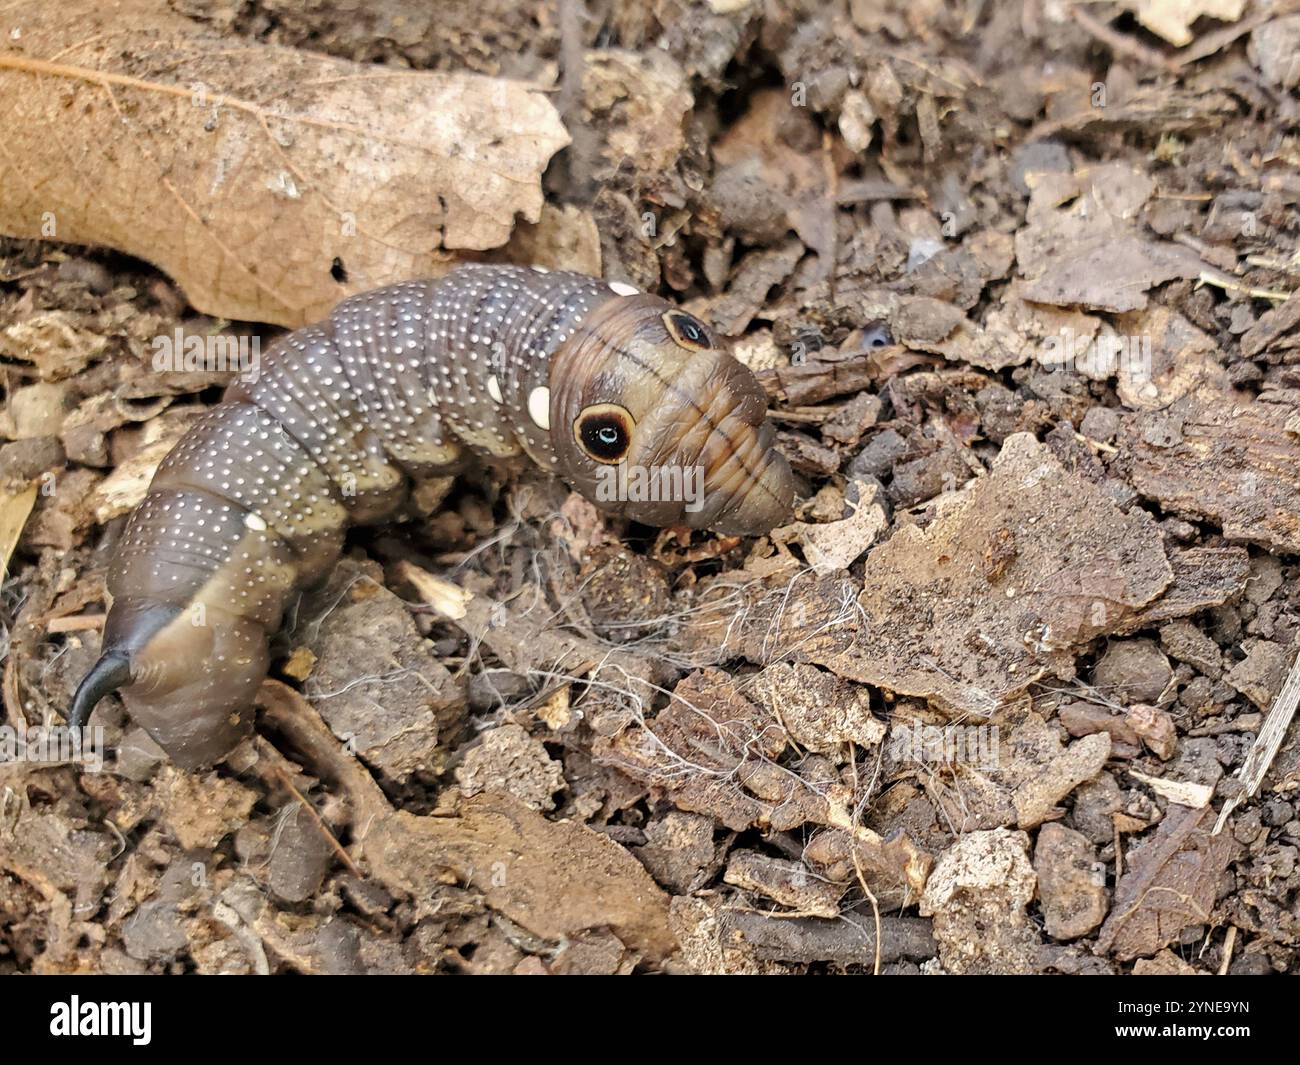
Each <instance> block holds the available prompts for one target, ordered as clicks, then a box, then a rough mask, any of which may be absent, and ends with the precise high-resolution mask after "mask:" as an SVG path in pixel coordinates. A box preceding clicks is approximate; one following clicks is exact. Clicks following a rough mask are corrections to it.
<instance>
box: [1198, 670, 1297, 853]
mask: <svg viewBox="0 0 1300 1065" xmlns="http://www.w3.org/2000/svg"><path fill="white" fill-rule="evenodd" d="M1298 705H1300V655H1297V656H1296V659H1295V661H1294V662H1292V663H1291V672H1290V673H1288V674H1287V678H1286V683H1284V684H1283V685H1282V690H1281V691H1280V692H1278V695H1277V699H1276V700H1274V702H1273V707H1272V709H1270V710H1269V712H1268V716H1267V717H1266V718H1264V724H1263V725H1262V726H1260V730H1259V734H1258V735H1257V736H1256V737H1255V743H1254V745H1253V746H1252V747H1251V748H1250V752H1249V753H1248V754H1247V755H1246V760H1245V761H1244V762H1243V763H1242V765H1241V768H1240V769H1239V770H1237V779H1238V780H1240V781H1241V792H1240V794H1238V795H1234V796H1233V797H1232V798H1231V799H1229V800H1228V801H1227V802H1225V803H1224V804H1223V809H1222V810H1220V811H1219V818H1218V820H1217V821H1215V823H1214V832H1215V834H1216V835H1217V834H1218V833H1219V832H1220V831H1221V830H1222V829H1223V826H1224V825H1225V824H1226V823H1227V820H1228V815H1229V814H1231V813H1232V811H1233V810H1235V809H1236V808H1237V807H1238V806H1239V805H1241V803H1243V802H1245V801H1246V800H1247V799H1250V798H1253V797H1254V795H1255V793H1256V792H1257V791H1258V790H1259V786H1260V784H1262V783H1263V781H1264V777H1265V776H1266V775H1267V774H1268V769H1269V766H1271V765H1272V764H1273V759H1274V758H1275V757H1276V756H1277V752H1278V750H1279V749H1280V748H1281V746H1282V741H1283V740H1284V739H1286V733H1287V729H1288V728H1290V726H1291V720H1292V718H1294V717H1295V712H1296V707H1297V706H1298Z"/></svg>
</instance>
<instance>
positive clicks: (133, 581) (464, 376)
mask: <svg viewBox="0 0 1300 1065" xmlns="http://www.w3.org/2000/svg"><path fill="white" fill-rule="evenodd" d="M766 410H767V399H766V395H765V393H764V392H763V390H762V388H761V386H760V385H759V384H758V382H757V380H756V379H755V377H754V376H753V374H752V373H750V371H749V370H748V369H746V368H745V367H744V366H743V365H741V364H740V363H739V362H737V361H736V360H735V359H734V358H732V357H731V355H730V354H728V351H727V348H726V347H725V345H724V344H723V343H721V342H720V340H719V338H718V337H716V336H715V335H714V333H713V332H712V331H711V330H710V329H709V328H708V327H707V326H706V325H705V324H704V323H703V322H701V321H700V320H699V319H698V318H696V317H694V316H692V315H690V314H687V313H685V312H684V311H682V310H680V309H678V308H676V307H674V306H673V305H672V304H670V303H669V302H667V301H666V300H663V299H661V298H659V297H657V296H653V295H649V294H646V293H640V292H638V291H636V290H635V289H633V288H632V287H631V286H628V285H623V284H621V283H612V284H611V283H606V282H603V281H600V280H597V279H594V278H590V277H587V276H584V275H582V274H575V273H568V272H561V271H556V272H547V271H542V270H539V269H537V268H531V269H530V268H525V267H517V266H490V265H483V264H475V265H466V266H461V267H458V268H457V269H455V270H453V271H452V272H450V273H449V274H447V275H446V276H444V277H442V278H439V279H437V280H428V281H408V282H403V283H401V284H396V285H391V286H389V287H386V288H381V289H376V290H374V291H371V292H366V293H363V294H360V295H357V296H353V297H350V298H348V299H346V300H344V301H342V302H341V303H340V304H339V305H338V306H337V307H336V308H335V309H334V311H333V312H332V313H331V314H330V316H329V317H328V318H327V319H326V320H325V321H324V322H322V323H320V324H317V325H313V326H308V327H306V328H303V329H299V330H297V331H296V332H293V333H289V334H287V335H286V336H284V337H282V338H281V339H280V340H279V341H277V342H276V344H274V345H273V346H272V347H271V349H270V350H268V351H267V352H266V354H265V356H264V357H263V358H262V359H261V365H260V367H259V368H258V372H257V373H256V375H255V376H254V377H251V378H250V379H247V380H243V379H241V380H239V381H236V382H235V383H234V384H233V385H232V386H231V387H230V388H229V389H228V390H227V392H226V394H225V396H224V397H223V399H222V402H221V403H219V404H218V405H217V406H215V407H213V408H212V409H211V410H210V411H209V412H207V413H206V414H204V415H203V416H201V417H200V418H199V419H198V420H197V421H196V423H195V424H194V425H193V426H192V427H191V428H190V429H189V430H188V431H187V432H186V434H185V435H184V436H183V437H182V438H181V439H180V441H179V442H178V443H177V444H176V446H175V447H174V448H173V449H172V451H171V452H170V453H169V454H168V456H167V457H166V458H165V459H164V460H163V462H162V464H161V465H160V466H159V467H158V470H157V472H156V474H155V475H154V478H153V481H152V482H151V484H150V486H149V489H148V492H147V494H146V496H145V498H144V500H143V501H142V502H141V503H140V505H139V506H138V507H137V508H136V509H135V510H134V511H133V512H132V513H131V515H130V517H129V518H128V520H127V525H126V528H125V530H124V532H123V534H122V537H121V540H120V541H119V544H118V546H117V549H116V553H115V555H114V557H113V558H112V560H111V562H110V565H109V569H108V574H107V581H106V586H107V590H108V593H109V599H110V605H109V610H108V615H107V618H106V620H105V625H104V636H103V644H102V651H101V655H100V658H99V659H98V661H97V662H96V663H95V665H94V666H93V667H92V668H91V669H90V671H89V672H88V673H87V674H86V676H85V678H84V679H83V680H82V682H81V684H80V686H79V687H78V689H77V691H76V693H75V695H74V696H73V699H72V703H71V706H70V708H69V711H68V715H67V717H68V723H69V725H71V726H73V727H74V728H81V727H83V726H84V725H85V724H86V722H87V720H88V719H89V716H90V714H91V712H92V710H93V709H94V708H95V706H96V705H97V704H98V703H99V701H100V700H101V699H102V698H103V697H104V696H105V695H107V694H108V693H110V692H113V691H119V690H120V691H121V693H122V697H123V700H124V702H125V704H126V707H127V710H128V712H129V713H130V715H131V717H132V718H133V719H134V720H135V721H136V723H138V724H139V725H141V726H143V727H144V728H145V729H146V730H147V731H148V732H149V733H150V735H152V736H153V738H154V739H155V740H156V741H157V742H158V744H159V745H160V746H161V747H162V748H163V750H164V751H166V752H167V754H168V755H169V757H170V758H171V759H172V760H173V761H174V762H175V763H176V764H178V765H180V766H182V767H184V768H197V767H199V766H202V765H206V764H210V763H212V762H214V761H216V760H218V759H220V758H221V757H223V756H224V755H225V754H227V753H229V751H230V750H231V749H232V748H233V747H234V746H235V745H236V744H237V743H238V742H239V740H240V739H241V738H242V737H243V736H245V735H246V734H247V733H248V731H249V730H250V729H251V727H252V705H253V699H254V694H255V692H256V691H257V688H258V686H259V685H260V683H261V682H262V680H263V678H264V677H265V676H266V674H267V671H268V669H269V666H270V653H269V649H268V648H269V638H270V636H271V635H273V634H274V632H275V631H276V630H277V629H278V628H279V626H280V624H281V620H282V617H283V614H284V612H285V610H286V607H287V606H288V604H289V603H290V600H291V597H292V596H293V595H295V594H296V593H297V592H298V591H300V590H301V589H303V588H306V587H309V586H311V585H312V584H314V583H318V582H319V581H321V580H322V579H323V578H324V577H325V576H326V575H327V574H328V572H329V570H330V569H331V567H332V566H333V565H334V563H335V561H336V560H337V559H338V557H339V555H340V553H341V551H342V548H343V542H344V534H345V531H346V529H347V528H348V527H349V526H351V525H359V524H373V523H376V522H381V521H384V520H388V519H393V518H396V517H399V516H400V515H401V513H402V511H403V509H404V507H405V506H406V504H407V503H408V501H409V500H410V498H411V495H412V493H413V492H414V491H415V490H417V489H418V487H419V485H420V484H421V483H422V482H424V481H426V480H428V479H429V478H433V477H442V476H446V475H447V474H449V473H455V472H457V471H459V470H461V469H462V468H463V467H464V465H465V463H466V462H467V461H468V460H469V459H470V458H471V457H472V456H478V457H480V458H483V459H486V460H488V461H492V460H508V459H510V458H511V457H513V456H517V455H521V454H522V455H526V456H527V457H529V458H531V459H532V460H533V461H534V462H535V463H536V464H537V465H538V466H539V467H541V468H542V469H544V470H548V471H550V472H551V473H553V474H556V475H558V476H560V477H562V478H564V479H565V480H566V481H568V482H569V484H571V485H572V486H573V487H574V488H575V489H576V490H577V491H579V492H580V493H581V494H582V495H584V496H585V497H587V498H588V499H590V500H592V501H593V502H594V503H596V504H597V505H598V506H600V507H602V508H604V509H606V510H608V511H610V512H612V513H615V514H619V515H622V516H624V517H627V518H631V519H635V520H636V521H639V522H642V523H644V524H647V525H654V526H661V527H666V526H677V525H685V526H689V527H691V528H696V529H708V530H712V531H716V532H719V533H723V534H733V535H749V534H758V533H764V532H767V531H769V530H771V529H773V528H775V527H776V526H777V525H778V524H780V523H781V522H782V521H784V520H785V519H786V518H787V517H788V515H789V514H790V511H791V506H792V503H793V498H794V484H793V480H792V475H791V472H790V468H789V465H788V464H787V462H786V460H785V459H784V458H783V457H782V456H781V455H780V454H779V453H778V452H777V451H776V450H775V449H774V447H773V441H774V435H775V434H774V432H773V429H772V427H771V425H770V423H768V422H767V421H766V420H765V415H766ZM665 486H667V488H668V489H669V490H666V491H665V490H656V489H662V488H664V487H665Z"/></svg>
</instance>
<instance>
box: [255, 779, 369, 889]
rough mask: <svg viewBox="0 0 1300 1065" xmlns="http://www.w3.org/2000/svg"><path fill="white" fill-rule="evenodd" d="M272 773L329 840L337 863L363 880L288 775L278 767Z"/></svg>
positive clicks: (359, 872) (350, 858)
mask: <svg viewBox="0 0 1300 1065" xmlns="http://www.w3.org/2000/svg"><path fill="white" fill-rule="evenodd" d="M272 772H273V773H274V774H275V775H276V776H277V777H279V778H280V783H281V784H283V785H284V786H285V788H286V789H287V790H288V791H289V793H290V794H291V795H293V797H294V798H296V799H297V800H298V801H299V802H300V803H302V808H303V809H304V810H306V811H307V813H308V814H309V815H310V816H311V819H312V821H314V822H315V824H316V827H317V828H318V829H319V830H320V833H321V835H322V836H324V837H325V838H326V839H327V840H329V844H330V847H331V848H333V850H334V853H335V854H337V855H338V857H339V861H341V862H342V863H343V864H344V865H346V866H347V867H348V872H350V873H351V874H352V875H353V876H355V877H356V878H357V879H358V880H364V879H365V876H364V875H363V874H362V872H361V870H360V869H358V868H357V867H356V865H355V864H354V863H353V861H352V856H351V855H350V854H348V852H347V851H345V850H344V849H343V844H342V843H340V842H339V841H338V840H337V839H335V838H334V833H333V832H331V831H330V830H329V827H328V826H327V825H326V824H325V822H324V821H322V820H321V817H320V814H318V813H317V812H316V808H315V807H314V806H312V804H311V803H309V802H308V801H307V800H306V799H305V798H303V795H302V793H301V792H300V791H299V790H298V789H297V788H295V787H294V786H293V781H291V780H290V779H289V774H288V773H286V772H285V771H284V770H283V769H282V768H281V767H280V766H275V767H274V769H273V770H272Z"/></svg>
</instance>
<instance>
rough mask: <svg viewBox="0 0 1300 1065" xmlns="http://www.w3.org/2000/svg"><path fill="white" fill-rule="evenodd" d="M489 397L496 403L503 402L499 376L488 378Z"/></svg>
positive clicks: (493, 375)
mask: <svg viewBox="0 0 1300 1065" xmlns="http://www.w3.org/2000/svg"><path fill="white" fill-rule="evenodd" d="M487 389H488V395H489V396H491V397H492V401H493V402H494V403H500V402H501V382H500V381H498V380H497V375H496V374H492V375H491V376H490V377H488V384H487Z"/></svg>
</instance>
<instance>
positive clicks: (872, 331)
mask: <svg viewBox="0 0 1300 1065" xmlns="http://www.w3.org/2000/svg"><path fill="white" fill-rule="evenodd" d="M862 342H863V344H864V345H865V346H866V347H868V348H888V347H891V346H893V343H894V336H893V334H892V333H890V331H889V326H887V325H886V324H885V323H884V322H877V323H876V324H875V325H872V326H868V327H867V331H866V332H865V333H863V335H862Z"/></svg>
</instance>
